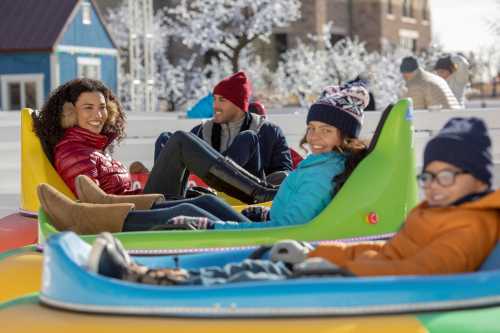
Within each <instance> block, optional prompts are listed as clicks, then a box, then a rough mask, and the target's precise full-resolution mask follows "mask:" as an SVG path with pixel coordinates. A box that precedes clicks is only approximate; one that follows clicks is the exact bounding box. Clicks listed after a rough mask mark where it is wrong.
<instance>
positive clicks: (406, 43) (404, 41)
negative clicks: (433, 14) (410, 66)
mask: <svg viewBox="0 0 500 333" xmlns="http://www.w3.org/2000/svg"><path fill="white" fill-rule="evenodd" d="M399 43H400V45H401V47H402V48H404V49H406V50H410V51H412V52H417V39H416V38H411V37H400V39H399Z"/></svg>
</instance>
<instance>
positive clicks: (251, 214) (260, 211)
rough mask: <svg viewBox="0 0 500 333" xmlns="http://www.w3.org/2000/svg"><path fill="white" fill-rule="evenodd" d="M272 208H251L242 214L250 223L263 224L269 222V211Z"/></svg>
mask: <svg viewBox="0 0 500 333" xmlns="http://www.w3.org/2000/svg"><path fill="white" fill-rule="evenodd" d="M270 210H271V208H269V207H264V206H250V207H247V208H245V209H243V210H242V211H241V214H243V215H245V216H246V217H248V219H249V220H250V221H253V222H262V221H268V220H269V211H270Z"/></svg>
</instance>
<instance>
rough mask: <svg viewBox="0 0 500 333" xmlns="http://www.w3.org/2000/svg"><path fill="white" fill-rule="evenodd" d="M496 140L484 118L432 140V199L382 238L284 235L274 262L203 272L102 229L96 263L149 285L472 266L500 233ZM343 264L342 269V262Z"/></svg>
mask: <svg viewBox="0 0 500 333" xmlns="http://www.w3.org/2000/svg"><path fill="white" fill-rule="evenodd" d="M490 149H491V140H490V138H489V136H488V132H487V128H486V126H485V124H484V122H483V121H482V120H480V119H478V118H453V119H450V120H449V121H448V122H447V123H446V124H445V126H444V127H443V129H442V130H441V131H440V132H439V133H438V134H437V135H436V136H435V137H434V138H433V139H431V140H430V141H429V143H428V144H427V146H426V148H425V152H424V168H423V172H422V173H421V174H420V175H419V176H418V180H419V183H420V185H421V187H422V189H423V190H424V193H425V201H424V202H422V203H421V204H420V205H418V206H417V207H415V208H414V209H413V210H412V211H411V212H410V214H409V216H408V218H407V219H406V222H405V223H404V225H403V226H402V228H401V230H399V232H398V233H397V234H396V235H395V236H394V237H392V238H391V239H389V240H388V241H381V242H361V243H351V244H342V243H338V244H328V245H319V246H317V247H316V248H315V249H312V247H311V246H309V245H308V244H304V243H300V242H296V241H283V242H279V243H277V244H275V245H274V246H273V248H272V249H271V258H272V260H271V261H269V260H244V261H243V262H241V263H237V264H229V265H226V266H224V267H210V268H203V269H200V270H196V271H194V270H190V271H187V270H184V269H149V268H147V267H144V266H139V265H136V264H134V263H133V262H132V261H131V259H130V257H129V256H128V255H127V254H126V252H125V251H124V250H123V249H122V247H121V244H120V243H119V241H118V240H116V239H114V238H113V237H112V236H111V235H110V234H103V235H100V236H99V237H98V238H97V240H96V243H95V244H94V246H93V248H92V251H91V255H90V259H89V263H88V266H89V269H90V270H91V271H95V272H99V273H101V274H104V275H107V276H111V277H115V278H121V279H126V280H129V281H135V282H142V283H149V284H203V285H211V284H221V283H228V282H237V281H249V280H254V281H255V280H283V279H287V278H290V277H293V276H296V275H298V274H300V273H304V272H305V273H307V272H308V271H309V273H310V272H311V271H312V272H313V273H314V272H319V273H321V272H325V271H330V272H332V271H334V272H337V273H339V274H341V275H349V274H350V273H353V274H354V275H356V276H376V275H414V274H418V275H426V274H452V273H461V272H472V271H474V270H476V269H477V268H478V267H479V266H480V265H481V263H482V262H483V261H484V259H485V258H486V257H487V256H488V254H489V253H490V252H491V250H492V249H493V247H494V246H495V244H496V242H497V239H498V238H499V230H500V226H499V225H500V191H492V190H491V180H492V171H491V169H492V159H491V152H490ZM337 266H338V267H337Z"/></svg>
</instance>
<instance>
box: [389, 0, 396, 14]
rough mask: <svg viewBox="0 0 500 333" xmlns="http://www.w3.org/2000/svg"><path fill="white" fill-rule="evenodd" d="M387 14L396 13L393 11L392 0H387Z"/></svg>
mask: <svg viewBox="0 0 500 333" xmlns="http://www.w3.org/2000/svg"><path fill="white" fill-rule="evenodd" d="M387 14H388V15H392V14H394V13H393V11H392V0H387Z"/></svg>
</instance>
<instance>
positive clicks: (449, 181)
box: [417, 170, 468, 187]
mask: <svg viewBox="0 0 500 333" xmlns="http://www.w3.org/2000/svg"><path fill="white" fill-rule="evenodd" d="M467 173H468V172H465V171H451V170H443V171H440V172H438V173H432V172H428V171H425V172H422V173H421V174H420V175H418V176H417V180H418V183H419V184H420V186H421V187H429V186H430V185H431V183H432V182H433V181H434V180H436V181H437V183H438V184H439V185H441V186H443V187H448V186H452V185H453V184H455V178H456V177H457V176H458V175H463V174H467Z"/></svg>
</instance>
